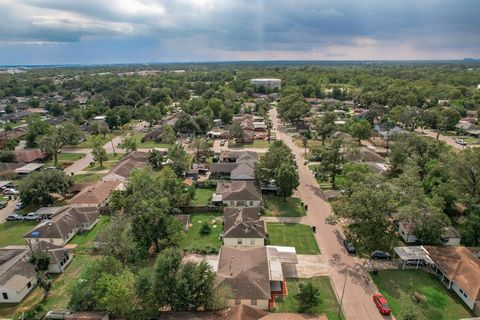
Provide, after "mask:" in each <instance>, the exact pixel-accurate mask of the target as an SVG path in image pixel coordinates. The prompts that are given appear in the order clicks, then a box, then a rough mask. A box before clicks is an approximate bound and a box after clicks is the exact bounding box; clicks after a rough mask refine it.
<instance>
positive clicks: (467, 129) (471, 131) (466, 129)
mask: <svg viewBox="0 0 480 320" xmlns="http://www.w3.org/2000/svg"><path fill="white" fill-rule="evenodd" d="M455 128H456V129H457V131H458V132H459V133H465V134H468V135H471V136H475V137H479V136H480V127H479V126H477V125H476V124H474V123H471V122H469V121H459V122H458V123H457V125H455Z"/></svg>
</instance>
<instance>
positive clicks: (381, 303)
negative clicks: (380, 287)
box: [373, 293, 392, 316]
mask: <svg viewBox="0 0 480 320" xmlns="http://www.w3.org/2000/svg"><path fill="white" fill-rule="evenodd" d="M373 302H374V303H375V305H376V306H377V309H378V311H380V313H381V314H383V315H386V316H388V315H390V314H391V313H392V309H391V308H390V306H389V305H388V301H387V299H385V297H384V296H383V295H382V294H381V293H374V294H373Z"/></svg>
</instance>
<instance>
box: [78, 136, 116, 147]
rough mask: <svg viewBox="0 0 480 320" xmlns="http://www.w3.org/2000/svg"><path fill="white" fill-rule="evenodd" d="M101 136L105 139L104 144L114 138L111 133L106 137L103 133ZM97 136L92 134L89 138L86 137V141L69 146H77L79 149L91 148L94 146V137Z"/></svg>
mask: <svg viewBox="0 0 480 320" xmlns="http://www.w3.org/2000/svg"><path fill="white" fill-rule="evenodd" d="M99 136H100V137H101V138H102V141H103V144H105V143H107V142H108V141H110V140H111V138H112V135H111V134H107V135H106V136H105V137H104V136H103V135H99ZM94 137H96V136H94V135H92V136H88V137H87V139H85V141H83V142H82V143H80V144H78V145H76V146H69V147H72V148H77V149H89V148H92V147H93V145H92V142H93V138H94Z"/></svg>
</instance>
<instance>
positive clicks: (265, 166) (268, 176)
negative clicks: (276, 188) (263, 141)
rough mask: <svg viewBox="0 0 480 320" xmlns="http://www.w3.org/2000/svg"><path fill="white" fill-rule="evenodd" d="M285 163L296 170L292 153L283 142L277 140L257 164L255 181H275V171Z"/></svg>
mask: <svg viewBox="0 0 480 320" xmlns="http://www.w3.org/2000/svg"><path fill="white" fill-rule="evenodd" d="M283 162H285V163H287V164H290V165H291V166H292V168H295V170H296V163H295V157H294V156H293V153H292V151H291V150H290V148H289V147H288V146H287V145H286V144H285V143H284V142H283V141H281V140H276V141H274V142H273V143H271V144H270V145H269V147H268V150H267V152H266V153H265V154H264V155H262V156H261V157H260V158H259V159H258V161H257V162H256V163H255V171H254V173H255V180H256V181H257V182H258V183H269V182H271V181H272V180H275V176H276V173H275V171H276V169H277V168H278V167H279V165H280V164H281V163H283Z"/></svg>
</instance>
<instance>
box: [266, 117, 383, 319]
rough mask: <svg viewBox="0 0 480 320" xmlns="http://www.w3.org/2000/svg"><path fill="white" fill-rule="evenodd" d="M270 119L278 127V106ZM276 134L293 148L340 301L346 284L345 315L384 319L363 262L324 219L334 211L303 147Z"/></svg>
mask: <svg viewBox="0 0 480 320" xmlns="http://www.w3.org/2000/svg"><path fill="white" fill-rule="evenodd" d="M270 118H271V119H272V122H273V126H274V128H275V129H278V128H279V119H278V118H277V110H276V109H275V108H274V109H271V110H270ZM276 135H277V138H278V139H281V140H283V141H284V142H285V143H286V144H287V145H288V146H289V147H290V149H292V151H293V153H294V155H295V157H296V160H297V165H298V171H299V177H300V186H299V188H298V195H299V196H300V197H301V198H302V200H303V201H304V202H305V203H306V204H307V205H308V208H309V210H308V212H307V221H308V222H309V223H310V224H312V225H315V226H317V232H316V234H315V238H316V240H317V243H318V245H319V247H320V250H321V252H322V256H323V259H324V261H327V262H328V266H329V270H330V276H331V279H332V283H333V287H334V290H335V292H336V294H337V297H338V299H339V301H340V300H341V296H342V289H343V287H344V283H345V284H346V285H345V293H344V297H343V310H344V313H345V316H346V318H347V319H350V320H357V319H358V320H367V319H368V320H375V319H383V318H384V317H382V316H381V315H380V314H379V312H378V310H377V309H376V307H375V305H374V303H373V302H372V294H373V293H374V292H375V291H376V290H377V289H376V287H375V285H374V284H373V282H372V280H371V278H370V276H369V275H368V273H366V272H365V271H364V270H363V265H364V261H363V260H362V259H360V258H358V257H352V256H349V255H348V254H347V253H346V251H345V249H344V248H343V245H342V230H341V228H340V227H339V226H332V225H328V224H326V223H325V218H326V217H327V216H329V215H331V214H332V210H331V207H330V204H329V203H328V202H327V201H325V200H323V198H322V191H321V190H320V188H319V186H318V183H317V181H316V180H315V177H314V176H313V174H312V172H311V171H310V170H309V169H308V168H307V167H306V166H305V165H303V162H304V158H303V152H304V151H303V148H299V147H297V146H296V145H295V144H294V143H293V142H292V138H291V137H290V136H289V135H288V134H286V133H284V132H282V131H278V130H276ZM345 279H346V282H345ZM389 318H390V317H387V318H386V319H389Z"/></svg>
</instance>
